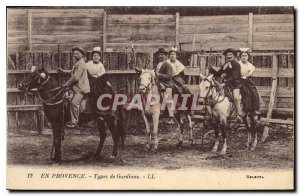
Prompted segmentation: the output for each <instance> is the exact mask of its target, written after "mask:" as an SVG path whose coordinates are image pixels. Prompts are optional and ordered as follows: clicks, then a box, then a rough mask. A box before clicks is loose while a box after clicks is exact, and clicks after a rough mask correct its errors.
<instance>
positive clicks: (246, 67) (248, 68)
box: [238, 61, 255, 79]
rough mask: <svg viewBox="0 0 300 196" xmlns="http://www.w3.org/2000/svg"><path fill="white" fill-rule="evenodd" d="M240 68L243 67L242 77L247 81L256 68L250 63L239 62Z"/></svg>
mask: <svg viewBox="0 0 300 196" xmlns="http://www.w3.org/2000/svg"><path fill="white" fill-rule="evenodd" d="M238 62H239V64H240V66H241V75H242V78H244V79H246V78H247V77H249V76H251V75H252V74H253V72H254V70H255V66H254V65H253V64H252V63H250V62H248V61H247V63H243V62H242V61H238Z"/></svg>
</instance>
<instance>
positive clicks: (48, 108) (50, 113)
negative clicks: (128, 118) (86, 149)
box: [18, 66, 125, 162]
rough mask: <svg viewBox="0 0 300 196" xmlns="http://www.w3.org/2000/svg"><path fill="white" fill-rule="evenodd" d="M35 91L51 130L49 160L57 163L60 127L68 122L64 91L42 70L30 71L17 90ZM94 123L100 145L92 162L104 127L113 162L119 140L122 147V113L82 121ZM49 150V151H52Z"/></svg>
mask: <svg viewBox="0 0 300 196" xmlns="http://www.w3.org/2000/svg"><path fill="white" fill-rule="evenodd" d="M33 88H37V90H38V94H39V97H40V100H41V102H42V104H43V109H44V112H45V115H46V117H47V119H48V121H49V122H50V124H51V127H52V130H53V147H54V151H55V154H54V157H53V158H52V156H51V159H52V160H53V161H55V162H60V161H61V141H62V139H63V134H64V125H65V123H66V122H68V121H69V120H70V113H69V109H68V108H66V104H64V101H65V99H64V96H65V89H63V88H62V87H59V84H58V82H57V81H56V80H55V79H54V78H53V77H51V76H50V74H49V73H48V72H47V71H46V70H45V69H44V68H36V67H34V66H33V67H32V69H31V74H30V75H28V76H27V77H26V78H25V79H24V80H23V81H22V82H21V83H20V84H19V85H18V89H19V90H20V91H23V92H25V93H26V92H29V91H30V90H31V89H33ZM86 119H90V120H91V119H92V120H96V121H97V124H98V129H99V135H100V142H99V145H98V148H97V150H96V154H95V158H96V159H99V158H100V154H101V151H102V148H103V144H104V141H105V138H106V129H105V123H106V124H107V127H108V129H109V130H110V132H111V135H112V137H113V141H114V146H113V151H112V156H111V158H116V156H117V154H118V143H119V140H120V138H121V140H122V147H124V137H125V130H124V126H123V125H124V120H125V116H124V110H123V109H122V108H121V107H119V108H118V109H117V111H116V115H113V114H107V115H100V114H95V115H94V118H86ZM52 150H53V148H52ZM51 154H52V153H51Z"/></svg>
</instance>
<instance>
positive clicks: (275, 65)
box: [261, 54, 278, 142]
mask: <svg viewBox="0 0 300 196" xmlns="http://www.w3.org/2000/svg"><path fill="white" fill-rule="evenodd" d="M272 62H273V63H272V88H271V94H270V102H269V107H268V113H267V117H266V118H271V117H272V111H273V108H274V103H275V99H276V92H277V81H278V79H277V75H278V60H277V55H276V54H273V59H272ZM268 135H269V127H267V126H266V127H265V128H264V132H263V135H262V138H261V142H264V141H266V139H267V137H268Z"/></svg>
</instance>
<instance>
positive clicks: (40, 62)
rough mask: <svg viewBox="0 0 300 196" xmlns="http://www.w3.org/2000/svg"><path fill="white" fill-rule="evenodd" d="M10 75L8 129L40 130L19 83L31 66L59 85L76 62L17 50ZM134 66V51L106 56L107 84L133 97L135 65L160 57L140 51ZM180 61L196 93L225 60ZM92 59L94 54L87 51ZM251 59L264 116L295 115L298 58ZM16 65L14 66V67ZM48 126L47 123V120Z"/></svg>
mask: <svg viewBox="0 0 300 196" xmlns="http://www.w3.org/2000/svg"><path fill="white" fill-rule="evenodd" d="M10 58H11V59H12V62H11V64H9V65H10V66H9V67H8V71H7V105H8V125H9V126H29V125H33V126H34V127H42V126H43V123H44V120H45V119H43V118H44V117H43V113H42V112H41V110H42V107H41V103H40V102H39V100H38V98H37V96H35V97H33V98H32V97H26V96H25V95H24V94H23V93H21V92H19V91H18V90H17V88H16V87H17V85H18V83H19V82H20V81H21V80H22V79H23V78H24V77H25V76H26V75H27V74H28V73H30V71H29V70H30V67H31V66H32V65H35V66H43V67H45V68H47V69H48V70H49V72H50V73H51V74H52V76H53V77H55V78H56V79H57V80H58V81H62V82H64V81H66V80H67V79H68V76H60V75H59V74H57V71H56V70H55V69H56V68H58V67H60V66H61V67H63V68H64V69H71V68H72V65H73V58H72V57H71V54H70V53H66V52H63V53H59V54H58V53H47V52H18V53H15V54H11V55H10ZM135 58H136V60H135V63H134V61H133V59H132V54H131V53H124V52H105V53H104V55H103V63H104V65H105V66H106V69H107V73H108V74H109V75H110V76H109V80H110V81H111V83H112V86H113V88H114V89H115V90H116V91H117V92H118V93H123V94H126V95H127V96H129V97H131V96H133V95H134V94H135V93H137V76H136V74H134V73H135V71H134V68H135V67H142V68H152V67H153V64H156V62H157V58H156V56H155V55H151V54H149V53H141V52H137V53H136V54H135ZM178 58H179V60H180V61H181V62H183V63H184V64H185V65H187V66H186V71H185V74H186V78H185V82H186V84H187V85H188V88H190V89H191V90H192V92H193V93H195V94H197V93H198V91H199V89H198V84H199V82H200V78H199V73H202V74H206V73H207V71H208V66H209V65H211V66H216V67H218V66H220V65H222V64H223V63H224V57H223V56H222V55H221V54H220V53H192V52H179V53H178ZM87 59H90V53H87ZM251 61H252V62H253V63H254V64H255V65H256V71H255V72H254V75H253V80H254V82H255V84H256V86H257V88H258V90H259V93H260V95H261V96H262V98H263V99H264V101H265V103H266V105H265V107H264V108H262V112H264V113H267V114H268V116H269V117H270V116H271V115H272V112H273V113H281V114H288V115H292V114H293V113H294V54H293V53H285V54H282V53H253V54H252V56H251ZM12 65H14V66H12ZM45 122H47V121H45Z"/></svg>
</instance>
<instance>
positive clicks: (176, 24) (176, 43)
mask: <svg viewBox="0 0 300 196" xmlns="http://www.w3.org/2000/svg"><path fill="white" fill-rule="evenodd" d="M175 28H176V30H175V46H176V48H179V12H176V20H175Z"/></svg>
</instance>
